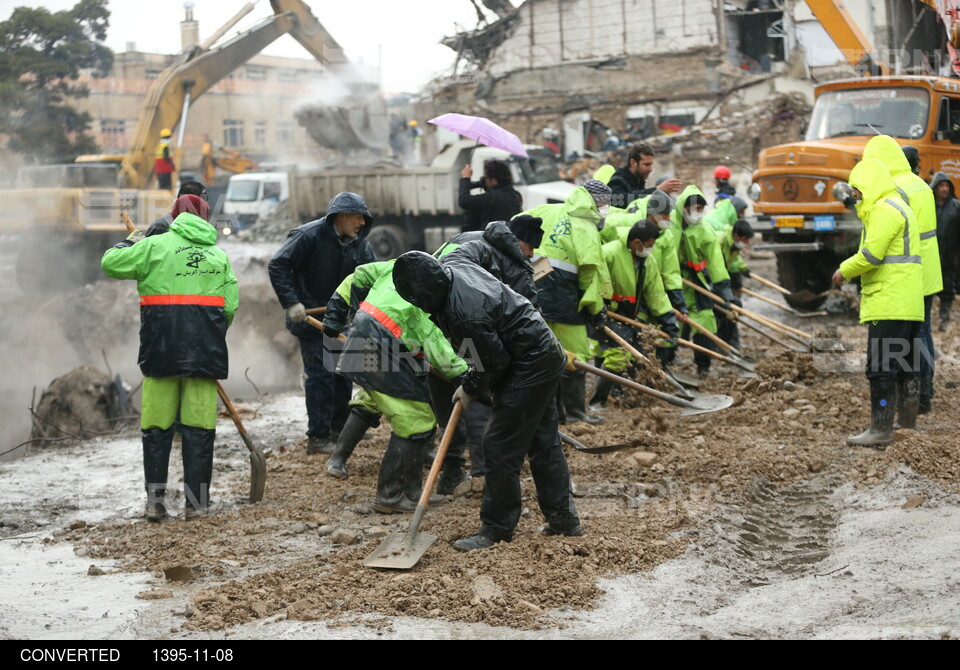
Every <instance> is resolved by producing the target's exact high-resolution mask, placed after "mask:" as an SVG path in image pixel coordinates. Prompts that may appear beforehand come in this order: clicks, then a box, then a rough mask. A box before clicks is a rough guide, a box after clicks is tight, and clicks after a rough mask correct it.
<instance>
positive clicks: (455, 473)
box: [437, 461, 470, 496]
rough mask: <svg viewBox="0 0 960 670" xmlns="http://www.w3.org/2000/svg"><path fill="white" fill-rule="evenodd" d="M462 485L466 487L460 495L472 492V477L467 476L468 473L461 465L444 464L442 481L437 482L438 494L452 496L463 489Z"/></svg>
mask: <svg viewBox="0 0 960 670" xmlns="http://www.w3.org/2000/svg"><path fill="white" fill-rule="evenodd" d="M461 484H465V485H466V486H465V487H463V489H462V490H461V491H460V495H463V494H465V493H466V492H467V491H469V490H470V486H469V484H470V477H468V476H467V473H466V472H464V471H463V468H462V467H460V464H459V463H455V462H452V461H446V462H444V464H443V470H442V471H441V472H440V479H439V480H438V481H437V493H438V494H439V495H442V496H452V495H454V494H455V493H457V490H458V489H460V488H461Z"/></svg>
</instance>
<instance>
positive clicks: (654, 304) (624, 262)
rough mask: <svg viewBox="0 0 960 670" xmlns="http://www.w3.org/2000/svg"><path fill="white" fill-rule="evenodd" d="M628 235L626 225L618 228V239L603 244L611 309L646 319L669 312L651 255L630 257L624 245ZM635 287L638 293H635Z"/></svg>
mask: <svg viewBox="0 0 960 670" xmlns="http://www.w3.org/2000/svg"><path fill="white" fill-rule="evenodd" d="M629 234H630V229H629V228H621V229H620V236H619V237H620V239H618V240H616V241H614V242H608V243H607V244H604V245H603V259H604V261H605V262H606V264H607V268H608V269H609V271H610V279H611V281H612V283H613V302H614V303H616V304H615V305H614V311H616V312H617V313H618V314H622V315H624V316H626V317H629V318H634V317H636V318H638V319H639V320H641V321H649V320H650V319H651V318H657V317H660V316H663V315H664V314H667V313H669V312H672V311H673V307H672V306H671V305H670V300H669V299H668V298H667V293H666V291H664V289H663V281H662V280H661V279H660V268H659V266H658V265H657V260H656V259H655V258H654V257H653V254H651V255H649V256H647V258H646V259H638V258H636V257H634V255H633V253H632V252H631V251H630V248H629V247H628V246H627V236H628V235H629ZM641 260H642V261H643V262H642V263H641ZM641 272H642V273H643V275H642V276H640V273H641ZM638 286H639V287H640V295H638V294H637V288H638Z"/></svg>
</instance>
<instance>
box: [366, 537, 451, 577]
mask: <svg viewBox="0 0 960 670" xmlns="http://www.w3.org/2000/svg"><path fill="white" fill-rule="evenodd" d="M436 541H437V536H436V535H430V534H429V533H417V534H415V535H412V536H411V535H410V533H409V532H404V533H391V534H390V535H387V537H385V538H384V539H383V542H381V543H380V546H379V547H377V549H376V551H374V552H373V553H372V554H370V555H369V556H367V559H366V560H365V561H364V562H363V567H365V568H378V569H380V570H409V569H410V568H412V567H413V566H415V565H416V564H417V563H419V562H420V559H421V558H423V555H424V554H425V553H427V549H429V548H430V547H431V546H433V543H434V542H436Z"/></svg>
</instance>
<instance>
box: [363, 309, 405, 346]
mask: <svg viewBox="0 0 960 670" xmlns="http://www.w3.org/2000/svg"><path fill="white" fill-rule="evenodd" d="M360 311H362V312H366V313H367V314H369V315H370V316H372V317H373V318H374V319H376V320H377V321H379V322H380V324H381V325H382V326H383V327H384V328H386V329H387V330H389V331H390V333H391V334H392V335H393V336H394V337H396V338H397V339H400V337H401V336H402V335H403V329H402V328H401V327H400V326H399V325H397V322H396V321H394V320H393V319H391V318H390V317H389V316H387V315H386V314H384V313H383V312H382V311H381V310H380V309H379V308H378V307H377V306H376V305H371V304H370V303H369V302H367V301H366V300H364V301H363V302H361V303H360Z"/></svg>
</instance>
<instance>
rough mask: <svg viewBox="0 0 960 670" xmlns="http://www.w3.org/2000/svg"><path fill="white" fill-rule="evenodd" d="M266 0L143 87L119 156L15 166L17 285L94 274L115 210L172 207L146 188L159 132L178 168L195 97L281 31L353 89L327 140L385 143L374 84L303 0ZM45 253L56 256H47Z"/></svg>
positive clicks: (155, 212)
mask: <svg viewBox="0 0 960 670" xmlns="http://www.w3.org/2000/svg"><path fill="white" fill-rule="evenodd" d="M270 4H271V7H272V9H273V12H274V13H273V15H271V16H269V17H267V18H265V19H263V20H262V21H260V22H259V23H258V24H256V25H255V26H253V27H252V28H250V29H249V30H247V31H245V32H243V33H240V34H238V35H236V36H235V37H233V38H231V39H229V40H227V41H225V42H223V43H222V44H218V42H219V41H220V40H221V39H222V38H223V37H224V35H226V33H227V32H228V31H229V30H230V29H231V28H233V27H234V26H235V25H236V24H237V23H238V22H239V21H240V20H241V19H242V18H243V17H245V16H246V15H248V14H249V13H250V12H251V11H252V10H253V8H254V3H252V2H248V3H247V5H246V6H245V7H243V9H241V10H240V11H239V12H238V13H237V14H236V15H235V16H233V17H232V18H231V19H230V20H229V21H227V23H225V24H224V25H223V26H222V27H221V28H220V29H219V30H217V31H216V32H215V33H214V34H213V35H212V36H210V37H209V38H208V39H207V40H205V41H204V42H203V43H202V44H199V45H195V46H193V47H190V48H188V49H186V50H184V51H183V52H181V53H180V54H178V55H177V57H176V59H175V60H174V62H173V63H172V64H171V65H170V66H169V67H168V68H167V69H165V70H164V71H163V72H162V73H161V74H160V75H159V76H158V77H157V79H156V80H155V81H154V83H153V85H152V86H151V87H150V90H149V91H148V92H147V97H146V100H145V101H144V104H143V107H142V109H141V112H140V117H139V120H138V122H137V128H136V132H135V135H134V139H133V142H132V144H131V146H130V149H129V151H128V152H127V154H126V155H125V156H122V157H120V156H107V155H100V156H84V157H81V159H78V161H77V162H76V163H73V164H69V165H46V166H32V167H26V168H22V169H21V170H20V171H19V172H18V175H17V183H16V186H15V188H14V189H11V190H6V191H3V190H0V198H3V200H4V204H5V206H4V207H3V208H0V234H4V235H14V236H17V237H19V238H20V250H21V251H20V254H19V256H18V261H17V276H18V281H19V283H20V284H21V286H22V287H23V288H24V290H28V291H31V292H38V291H45V290H50V289H54V288H61V287H63V286H76V285H78V284H80V285H82V284H83V283H85V282H86V281H91V280H94V279H96V278H99V276H100V268H99V262H98V259H99V257H100V255H101V254H102V252H103V250H104V249H105V248H106V247H107V245H108V244H109V242H110V241H111V240H115V239H116V236H117V234H118V233H121V232H122V231H124V230H125V227H124V224H123V222H122V221H121V218H120V212H121V211H127V212H128V213H129V215H130V217H131V219H132V220H133V222H134V224H135V225H137V226H138V227H140V228H143V227H146V226H147V225H149V224H150V223H151V222H152V221H154V220H156V219H157V218H159V217H161V216H162V215H163V214H165V213H167V212H169V211H170V207H171V205H172V200H173V194H172V193H171V192H170V191H167V190H159V189H151V188H149V184H150V182H151V181H152V178H153V163H154V151H155V149H156V147H157V145H158V143H159V140H160V131H161V130H162V129H164V128H170V129H174V130H175V133H174V139H175V142H174V146H175V148H176V149H175V151H176V158H175V160H174V164H175V166H176V167H177V168H178V169H179V167H180V165H181V161H180V158H181V156H182V146H183V136H184V132H185V129H186V126H187V120H188V116H189V111H190V105H191V104H192V102H194V101H196V99H197V98H199V97H200V96H201V95H203V94H204V93H205V92H207V91H208V90H209V89H210V88H211V87H213V86H215V85H216V84H217V82H219V81H220V80H221V79H223V78H224V77H226V76H227V75H229V74H230V73H231V72H233V71H234V70H235V69H236V68H238V67H240V66H241V65H243V64H244V63H246V62H247V61H248V60H250V58H252V57H253V56H255V55H256V54H258V53H260V52H261V51H262V50H263V49H264V48H265V47H267V46H268V45H269V44H271V43H272V42H273V41H274V40H276V39H277V38H279V37H281V36H283V35H290V36H292V37H293V38H294V39H296V40H297V41H298V42H299V43H300V44H301V45H302V46H303V47H304V48H305V49H306V50H307V51H308V52H309V53H310V54H311V55H313V57H314V58H316V59H317V60H318V61H319V62H320V63H322V64H323V65H325V66H326V69H327V72H328V73H329V74H330V76H332V77H333V78H335V79H337V80H339V81H340V83H342V84H344V85H345V86H346V87H347V88H348V90H349V91H350V94H351V95H350V97H349V100H348V102H347V103H346V105H347V106H346V107H341V108H333V109H332V110H330V111H329V114H330V115H331V117H333V118H336V119H338V120H340V121H341V122H340V123H339V124H338V126H337V136H336V138H331V139H335V141H336V144H334V143H333V142H331V144H330V146H332V147H335V148H343V147H345V146H347V147H355V148H379V147H380V146H381V145H382V144H384V143H385V138H386V137H387V134H388V133H387V131H386V128H387V123H388V119H387V111H386V104H385V102H384V101H383V99H382V96H381V95H380V94H379V91H378V90H377V87H376V85H374V84H370V83H368V82H367V81H365V79H364V77H363V76H362V75H361V74H360V73H359V72H358V71H356V69H355V68H354V67H353V66H352V65H351V64H350V63H349V62H348V61H347V60H346V58H345V57H344V55H343V50H342V49H341V47H340V45H339V44H338V43H337V41H336V40H334V39H333V37H332V36H331V35H330V33H329V32H327V30H326V28H324V27H323V25H322V24H321V23H320V22H319V21H318V20H317V18H316V17H315V16H314V15H313V13H312V12H311V10H310V7H309V6H308V5H307V4H306V3H305V2H302V0H271V1H270ZM381 138H384V139H381ZM318 139H321V140H322V138H318ZM175 182H176V180H174V183H175ZM51 254H53V256H52V257H53V258H57V259H58V262H55V263H51V262H50V258H51ZM59 259H63V260H62V262H59Z"/></svg>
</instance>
